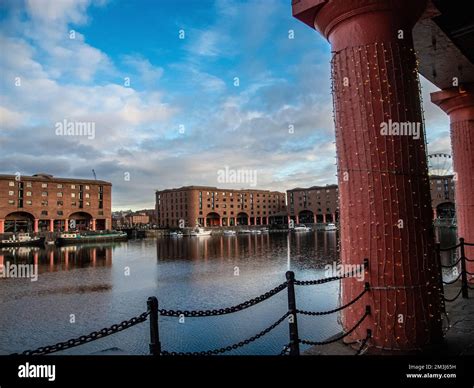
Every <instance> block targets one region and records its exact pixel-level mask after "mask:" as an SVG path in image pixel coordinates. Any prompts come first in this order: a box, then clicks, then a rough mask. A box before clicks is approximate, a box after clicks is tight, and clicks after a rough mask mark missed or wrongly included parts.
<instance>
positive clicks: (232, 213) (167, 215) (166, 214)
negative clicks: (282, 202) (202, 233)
mask: <svg viewBox="0 0 474 388" xmlns="http://www.w3.org/2000/svg"><path fill="white" fill-rule="evenodd" d="M256 214H257V215H260V212H259V211H257V212H256ZM270 214H272V212H271V211H269V212H268V215H270ZM199 215H200V216H202V215H203V213H202V211H200V212H199ZM223 215H224V216H225V215H227V212H226V211H224V212H223ZM230 215H234V212H233V211H231V212H230ZM251 215H254V212H251ZM262 215H263V216H266V215H267V213H266V212H265V211H263V212H262ZM160 216H161V215H160V214H158V217H160ZM163 216H164V217H169V216H171V217H183V215H182V214H180V213H174V212H171V213H163ZM187 216H188V213H187V212H186V213H185V215H184V217H187Z"/></svg>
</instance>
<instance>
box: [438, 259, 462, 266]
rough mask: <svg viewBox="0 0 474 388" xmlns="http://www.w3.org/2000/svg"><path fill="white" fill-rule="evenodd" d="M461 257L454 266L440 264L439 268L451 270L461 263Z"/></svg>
mask: <svg viewBox="0 0 474 388" xmlns="http://www.w3.org/2000/svg"><path fill="white" fill-rule="evenodd" d="M461 259H462V257H460V258H459V259H457V260H456V262H455V263H454V264H451V265H442V264H441V268H453V267H455V266H456V265H458V264H459V262H460V261H461Z"/></svg>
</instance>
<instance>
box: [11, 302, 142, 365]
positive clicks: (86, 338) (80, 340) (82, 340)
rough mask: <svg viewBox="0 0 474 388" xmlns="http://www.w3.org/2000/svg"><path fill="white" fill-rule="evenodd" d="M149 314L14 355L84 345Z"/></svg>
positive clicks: (56, 350)
mask: <svg viewBox="0 0 474 388" xmlns="http://www.w3.org/2000/svg"><path fill="white" fill-rule="evenodd" d="M149 314H150V313H149V312H148V311H147V312H144V313H142V314H140V315H138V316H136V317H133V318H131V319H129V320H127V321H122V322H121V323H119V324H118V325H112V326H110V327H104V328H103V329H101V330H97V331H93V332H92V333H89V334H87V335H81V336H80V337H77V338H72V339H70V340H68V341H64V342H58V343H57V344H55V345H50V346H44V347H40V348H37V349H35V350H25V351H24V352H22V353H20V354H18V353H14V354H12V355H22V356H37V355H45V354H51V353H55V352H59V351H61V350H66V349H69V348H73V347H75V346H79V345H83V344H86V343H88V342H92V341H95V340H98V339H100V338H104V337H107V336H109V335H112V334H115V333H118V332H120V331H122V330H125V329H128V328H130V327H132V326H135V325H138V324H139V323H142V322H145V321H146V320H147V318H148V315H149Z"/></svg>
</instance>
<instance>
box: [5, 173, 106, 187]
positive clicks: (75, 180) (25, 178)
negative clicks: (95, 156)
mask: <svg viewBox="0 0 474 388" xmlns="http://www.w3.org/2000/svg"><path fill="white" fill-rule="evenodd" d="M4 179H13V180H18V178H17V175H9V174H0V180H4ZM20 181H38V182H45V181H46V182H63V183H68V182H70V183H90V184H95V185H97V184H99V185H106V186H112V183H111V182H107V181H101V180H94V179H78V178H56V177H54V176H50V177H49V176H46V175H37V176H32V175H21V176H20Z"/></svg>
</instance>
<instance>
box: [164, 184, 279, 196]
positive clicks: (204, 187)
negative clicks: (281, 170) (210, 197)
mask: <svg viewBox="0 0 474 388" xmlns="http://www.w3.org/2000/svg"><path fill="white" fill-rule="evenodd" d="M190 190H209V191H214V190H218V191H226V192H242V191H246V192H252V191H254V192H265V193H276V194H282V195H285V192H283V191H276V190H265V189H223V188H219V187H215V186H194V185H191V186H182V187H177V188H172V189H163V190H155V193H164V192H171V191H190Z"/></svg>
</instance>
